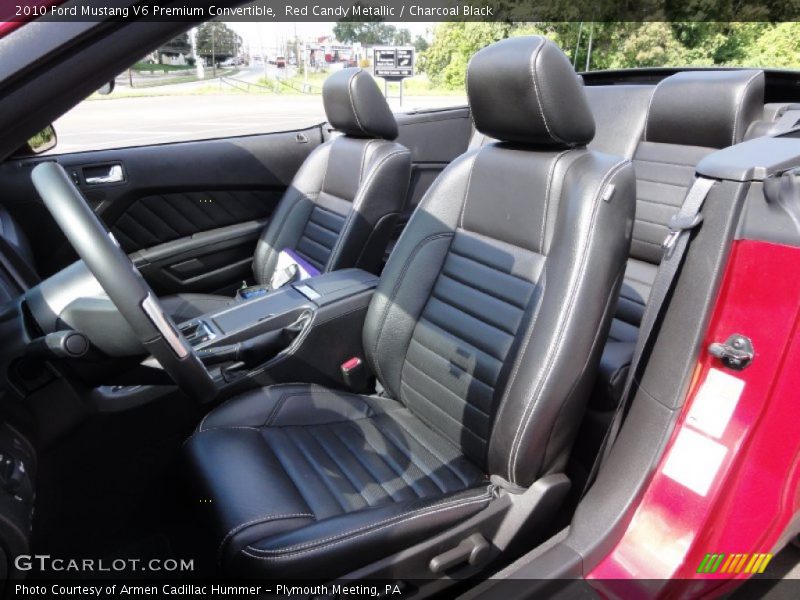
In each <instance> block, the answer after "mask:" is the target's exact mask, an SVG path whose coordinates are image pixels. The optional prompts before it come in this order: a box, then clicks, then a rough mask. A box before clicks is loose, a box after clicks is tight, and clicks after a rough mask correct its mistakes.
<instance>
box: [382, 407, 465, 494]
mask: <svg viewBox="0 0 800 600" xmlns="http://www.w3.org/2000/svg"><path fill="white" fill-rule="evenodd" d="M418 418H419V417H418ZM391 420H392V422H393V423H395V424H396V425H397V426H398V427H400V429H402V430H403V431H405V432H406V433H407V434H408V435H409V437H410V438H411V439H413V440H414V441H415V442H416V443H417V444H418V445H419V446H420V447H421V448H422V450H424V451H425V452H427V453H428V454H429V455H430V456H432V457H433V458H435V459H436V460H437V461H439V464H440V465H441V466H444V467H446V468H447V469H448V470H449V471H452V472H453V474H454V475H456V479H459V480H461V481H462V482H463V484H464V485H465V486H467V485H468V484H467V482H466V480H464V479H463V478H462V477H461V476H460V475H459V474H458V472H456V471H455V470H453V468H452V467H451V466H450V465H449V464H447V462H446V461H445V460H443V459H442V458H440V457H439V456H438V455H436V454H434V453H433V451H432V450H431V449H430V448H428V447H427V446H426V445H425V444H423V443H422V442H421V441H420V440H419V439H417V438H416V437H415V436H414V435H413V434H412V433H411V432H410V431H409V430H408V429H406V428H405V427H403V425H402V423H400V421H399V420H397V419H391ZM420 420H421V421H422V419H421V418H420ZM423 423H424V421H423ZM373 424H374V425H375V428H376V429H377V430H378V431H380V432H381V433H382V434H383V436H384V437H385V438H386V439H387V440H389V441H390V442H392V444H393V445H394V446H395V447H396V448H397V449H398V450H399V451H400V453H401V454H403V455H404V456H405V457H406V458H407V459H408V462H410V463H411V464H413V465H414V466H415V467H416V468H417V469H419V470H420V472H421V473H422V474H423V475H425V477H427V478H428V479H430V480H431V481H433V482H434V483H435V484H436V487H438V488H439V489H440V490H442V493H444V494H447V493H449V491H450V490H448V488H447V483H446V482H445V481H444V480H442V479H441V477H439V476H437V475H436V469H428V468H427V466H426V465H425V463H422V462H417V461H416V460H414V459H415V458H416V456H415V455H414V453H413V452H412V451H411V450H410V449H406V448H404V447H403V446H402V445H401V443H400V442H399V441H397V439H395V437H394V436H392V434H391V433H390V432H389V431H386V430H385V429H383V428H382V427H381V426H380V425H379V424H378V422H377V421H375V422H374V423H373ZM445 439H446V438H445Z"/></svg>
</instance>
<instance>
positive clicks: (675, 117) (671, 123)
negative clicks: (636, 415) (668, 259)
mask: <svg viewBox="0 0 800 600" xmlns="http://www.w3.org/2000/svg"><path fill="white" fill-rule="evenodd" d="M586 93H587V95H588V97H589V105H590V106H591V108H592V112H593V113H594V116H595V122H596V126H597V133H596V135H595V138H594V140H593V141H592V142H591V143H590V144H589V147H590V148H591V149H593V150H599V151H602V152H607V153H609V154H616V155H619V156H624V157H626V158H631V159H632V160H633V163H634V167H635V173H636V186H637V192H636V193H637V202H636V221H635V223H634V228H633V241H632V244H631V251H630V257H629V259H628V264H627V267H626V271H625V279H624V282H623V285H622V289H621V291H620V298H619V302H618V305H617V310H616V315H615V318H614V319H613V321H612V323H611V330H610V332H609V338H608V340H607V341H606V345H605V348H604V350H603V355H602V359H601V361H600V370H599V373H598V377H597V380H596V383H595V389H594V393H593V395H592V400H591V402H590V407H589V409H590V410H589V414H588V415H587V423H586V425H587V428H588V429H589V430H590V431H584V432H582V434H585V435H586V436H596V435H597V434H598V433H599V434H600V435H602V433H603V432H604V431H605V427H604V426H603V423H602V421H604V420H605V419H606V418H607V417H608V416H609V415H610V413H611V411H613V409H614V408H616V406H617V404H618V402H619V399H620V396H621V393H622V388H623V386H624V384H625V378H626V377H627V374H628V365H629V364H630V361H631V358H632V356H633V350H634V346H635V345H636V339H637V337H638V334H639V325H640V324H641V320H642V316H643V314H644V308H645V305H646V303H647V300H648V297H649V296H650V288H651V287H652V285H653V281H654V279H655V276H656V272H657V271H658V263H659V262H660V261H661V253H662V250H661V244H662V242H663V241H664V239H665V238H666V236H667V233H668V231H669V229H668V227H667V222H668V221H669V219H670V217H671V216H672V215H673V214H675V213H676V212H677V211H678V209H679V208H680V206H681V204H682V203H683V199H684V197H685V195H686V192H687V191H688V189H689V186H690V185H691V183H692V181H693V179H694V172H695V167H696V166H697V163H698V162H700V160H701V159H702V158H703V157H704V156H706V155H707V154H710V153H711V152H714V151H716V150H718V149H721V148H725V147H727V146H730V145H733V144H737V143H739V142H741V141H742V140H743V139H745V136H746V135H748V137H752V136H753V135H754V132H753V130H754V129H755V127H753V128H751V125H755V124H757V123H758V121H757V120H758V119H761V118H764V117H765V112H766V111H765V107H764V73H763V72H762V71H756V70H742V71H687V72H683V73H677V74H675V75H672V76H670V77H667V78H665V79H663V80H662V81H661V82H660V83H659V84H658V85H657V86H648V85H614V86H587V87H586ZM767 116H772V115H767ZM773 118H774V117H773ZM748 130H750V132H749V133H748ZM491 141H493V140H492V139H490V138H487V137H485V136H483V135H481V134H479V133H478V134H476V135H475V136H473V139H472V140H471V141H470V147H474V146H476V145H482V144H486V143H489V142H491ZM593 420H594V421H595V422H594V423H592V421H593ZM598 421H599V422H598ZM586 441H587V442H588V445H589V447H592V446H596V445H597V444H599V441H598V442H597V444H595V443H593V442H592V441H591V440H586ZM588 454H590V453H587V456H588Z"/></svg>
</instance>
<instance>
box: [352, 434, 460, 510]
mask: <svg viewBox="0 0 800 600" xmlns="http://www.w3.org/2000/svg"><path fill="white" fill-rule="evenodd" d="M370 423H372V425H373V427H375V429H377V430H378V433H380V434H383V437H384V439H386V440H388V441H389V442H390V443H391V445H392V446H394V447H395V448H397V449H398V451H399V452H400V454H402V455H403V456H405V457H406V458H407V459H409V462H410V463H411V464H412V465H413V466H415V467H416V468H417V469H419V472H420V473H422V475H423V476H424V477H426V478H428V479H430V480H431V481H433V483H434V484H435V485H436V487H438V488H439V490H441V492H442V493H446V492H447V490H445V489H444V488H442V486H441V485H439V483H438V482H437V481H436V480H435V479H433V478H432V477H428V475H427V473H425V471H423V470H422V469H420V468H419V466H418V465H417V464H416V463H415V462H414V461H412V460H410V459H411V456H410V455H408V454H406V453H405V452H403V451H402V449H401V448H400V447H399V446H398V445H397V443H396V442H395V441H394V440H392V439H390V438H389V437H388V436H386V435H385V434H384V432H383V431H382V430H381V428H380V427H378V426H377V425H376V424H375V421H374V420H371V421H370ZM348 424H349V425H351V426H352V427H353V429H355V430H356V431H357V432H358V433H363V434H364V441H365V442H366V443H367V444H369V447H370V448H372V449H373V450H375V452H376V453H377V454H378V455H379V456H380V457H381V460H384V461H385V462H386V464H387V465H389V466H390V467H391V468H392V471H394V472H395V473H397V475H398V477H400V479H402V480H403V481H404V482H405V484H406V485H407V486H408V487H410V488H411V489H412V490H413V491H414V493H415V494H416V495H417V496H418V497H419V498H423V497H424V496H423V495H422V494H420V493H419V492H418V491H417V490H416V488H415V487H414V480H410V481H409V479H408V478H407V477H406V474H405V471H403V469H402V468H401V467H400V465H398V464H397V463H396V461H395V460H394V459H393V458H392V457H391V456H389V457H388V459H384V458H383V455H382V454H381V450H380V449H379V448H376V447H375V445H374V444H373V443H372V442H371V441H369V438H368V437H367V433H366V432H362V431H361V430H360V429H358V427H356V426H355V424H354V423H348Z"/></svg>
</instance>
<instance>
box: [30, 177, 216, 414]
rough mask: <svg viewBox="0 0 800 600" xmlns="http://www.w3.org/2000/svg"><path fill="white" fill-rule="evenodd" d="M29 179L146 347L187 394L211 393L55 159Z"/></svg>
mask: <svg viewBox="0 0 800 600" xmlns="http://www.w3.org/2000/svg"><path fill="white" fill-rule="evenodd" d="M31 179H32V180H33V185H34V186H35V187H36V191H38V192H39V195H40V196H41V197H42V200H44V204H45V206H47V209H48V210H49V211H50V214H52V215H53V218H54V219H55V220H56V223H58V225H59V227H61V229H62V230H63V232H64V235H66V237H67V239H68V240H69V242H70V244H72V246H73V248H75V250H76V251H77V253H78V256H80V257H81V258H82V259H83V262H85V263H86V266H87V267H88V268H89V270H90V271H91V272H92V275H94V276H95V278H96V279H97V281H98V282H99V283H100V285H101V286H102V287H103V289H104V290H105V292H106V294H108V297H109V298H110V299H111V302H113V303H114V305H115V306H116V307H117V310H119V312H120V314H121V315H122V316H123V317H124V318H125V320H126V321H128V323H129V324H130V326H131V328H132V329H133V331H134V333H135V334H136V336H137V337H138V338H139V341H140V342H141V343H142V345H143V346H144V348H145V350H147V351H148V352H149V353H150V354H152V355H153V357H154V358H155V359H156V360H157V361H158V362H159V364H160V365H161V367H162V368H163V369H164V371H165V372H166V373H167V374H168V375H169V376H170V377H171V378H172V379H173V380H174V381H175V383H176V384H177V385H178V387H179V388H180V389H181V390H182V391H183V392H185V393H186V394H187V395H189V397H191V398H195V399H198V400H200V401H203V402H205V401H208V400H211V399H212V398H214V396H215V395H216V392H217V387H216V385H215V383H214V380H213V379H212V378H211V375H210V374H209V373H208V370H206V368H205V366H204V365H203V363H202V362H201V361H200V359H199V358H198V357H197V355H196V354H195V351H194V349H193V348H192V346H191V345H190V344H189V343H188V342H187V341H186V338H185V337H184V336H183V334H182V333H181V332H180V330H179V329H178V328H177V327H175V324H174V323H173V322H172V319H170V318H169V317H168V316H167V315H166V314H165V313H164V311H163V309H162V308H161V304H160V303H159V301H158V298H157V297H156V295H155V294H154V293H153V290H152V289H150V286H149V285H148V284H147V282H146V281H145V280H144V279H143V278H142V276H141V275H140V274H139V271H138V270H137V269H136V267H134V266H133V263H132V262H131V260H130V259H129V258H128V255H127V254H125V252H124V251H123V250H122V248H120V247H119V245H118V244H117V242H116V240H114V238H113V237H111V235H110V234H109V233H108V231H106V228H105V227H104V226H103V224H102V223H101V222H100V219H98V218H97V215H95V213H94V211H93V210H92V209H91V208H90V207H89V205H88V203H87V202H86V201H85V200H84V198H83V196H82V195H81V192H80V191H79V190H78V188H77V187H75V184H74V183H73V182H72V180H70V178H69V176H68V175H67V173H66V172H65V171H64V169H63V167H61V165H59V164H58V163H56V162H44V163H41V164H39V165H37V166H36V167H35V168H34V169H33V171H32V173H31Z"/></svg>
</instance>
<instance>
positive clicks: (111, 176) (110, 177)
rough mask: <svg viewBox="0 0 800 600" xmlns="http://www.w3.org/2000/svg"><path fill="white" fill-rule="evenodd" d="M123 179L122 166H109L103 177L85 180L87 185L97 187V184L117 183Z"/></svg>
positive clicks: (97, 176)
mask: <svg viewBox="0 0 800 600" xmlns="http://www.w3.org/2000/svg"><path fill="white" fill-rule="evenodd" d="M123 179H124V175H123V173H122V165H111V166H110V167H109V168H108V173H106V174H105V175H94V176H92V177H87V178H86V183H87V184H88V185H97V184H99V183H119V182H120V181H122V180H123Z"/></svg>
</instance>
